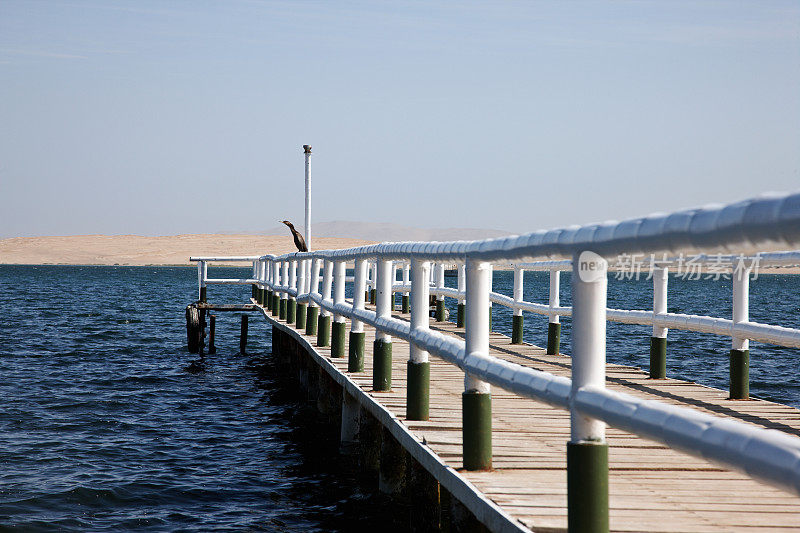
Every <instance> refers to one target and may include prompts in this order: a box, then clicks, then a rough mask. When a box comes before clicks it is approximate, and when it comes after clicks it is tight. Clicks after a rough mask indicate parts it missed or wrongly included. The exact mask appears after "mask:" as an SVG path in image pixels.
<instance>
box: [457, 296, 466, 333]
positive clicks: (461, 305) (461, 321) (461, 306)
mask: <svg viewBox="0 0 800 533" xmlns="http://www.w3.org/2000/svg"><path fill="white" fill-rule="evenodd" d="M456 327H457V328H463V327H464V303H463V302H461V303H459V304H458V314H457V315H456Z"/></svg>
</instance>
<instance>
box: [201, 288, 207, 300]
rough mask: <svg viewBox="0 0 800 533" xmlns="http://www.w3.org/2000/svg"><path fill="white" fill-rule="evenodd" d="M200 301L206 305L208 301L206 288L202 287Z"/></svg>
mask: <svg viewBox="0 0 800 533" xmlns="http://www.w3.org/2000/svg"><path fill="white" fill-rule="evenodd" d="M200 301H201V302H203V303H205V302H206V301H207V300H206V288H205V287H200Z"/></svg>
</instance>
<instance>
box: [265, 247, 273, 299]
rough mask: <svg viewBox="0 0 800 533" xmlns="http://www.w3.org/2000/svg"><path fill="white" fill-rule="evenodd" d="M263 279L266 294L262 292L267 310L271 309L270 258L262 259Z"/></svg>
mask: <svg viewBox="0 0 800 533" xmlns="http://www.w3.org/2000/svg"><path fill="white" fill-rule="evenodd" d="M264 269H265V273H264V275H265V278H264V279H265V280H266V284H267V290H266V294H264V305H266V306H267V310H268V311H272V261H271V260H270V259H265V260H264Z"/></svg>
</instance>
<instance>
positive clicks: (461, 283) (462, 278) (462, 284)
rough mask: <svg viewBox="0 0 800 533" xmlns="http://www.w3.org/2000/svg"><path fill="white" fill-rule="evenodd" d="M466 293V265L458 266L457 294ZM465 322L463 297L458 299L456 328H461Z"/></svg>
mask: <svg viewBox="0 0 800 533" xmlns="http://www.w3.org/2000/svg"><path fill="white" fill-rule="evenodd" d="M466 291H467V265H466V264H463V265H458V292H459V293H461V294H466ZM465 322H466V320H465V305H464V296H459V297H458V315H457V317H456V327H457V328H463V327H464V323H465Z"/></svg>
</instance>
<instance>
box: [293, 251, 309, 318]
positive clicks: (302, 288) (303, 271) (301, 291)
mask: <svg viewBox="0 0 800 533" xmlns="http://www.w3.org/2000/svg"><path fill="white" fill-rule="evenodd" d="M308 263H309V260H308V259H301V260H300V278H299V280H298V283H297V294H298V296H299V295H306V294H308V285H309V283H308ZM306 308H307V304H306V303H304V302H297V322H296V324H297V329H306Z"/></svg>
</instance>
